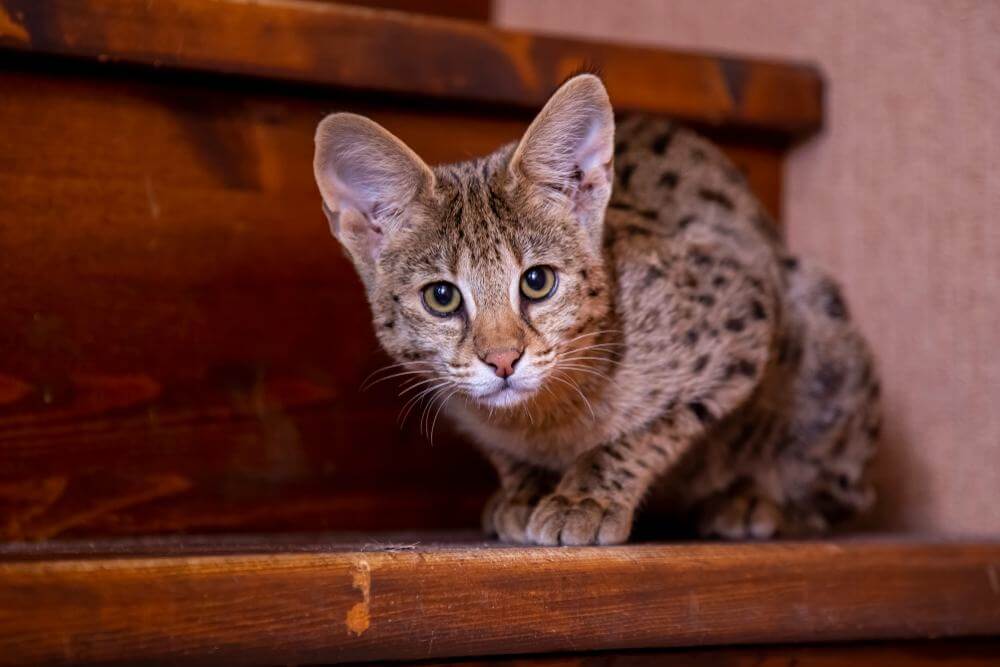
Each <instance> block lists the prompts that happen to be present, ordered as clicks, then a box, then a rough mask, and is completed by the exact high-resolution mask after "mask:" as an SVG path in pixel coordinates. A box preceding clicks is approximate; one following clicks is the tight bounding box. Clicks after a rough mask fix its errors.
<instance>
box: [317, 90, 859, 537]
mask: <svg viewBox="0 0 1000 667" xmlns="http://www.w3.org/2000/svg"><path fill="white" fill-rule="evenodd" d="M314 167H315V175H316V180H317V183H318V185H319V190H320V192H321V194H322V197H323V203H324V210H325V212H326V214H327V217H328V219H329V223H330V227H331V230H332V232H333V235H334V236H335V237H336V238H337V239H338V240H339V241H340V242H341V243H342V244H343V246H344V248H345V249H346V250H347V253H348V254H349V256H350V258H351V259H352V261H353V263H354V265H355V267H356V268H357V271H358V273H359V275H360V277H361V279H362V282H363V283H364V285H365V289H366V291H367V296H368V300H369V302H370V304H371V309H372V313H373V317H374V325H375V330H376V332H377V335H378V339H379V341H380V342H381V344H382V346H383V347H384V348H385V349H386V350H387V351H388V353H389V354H390V355H391V356H392V357H393V358H394V359H395V360H396V361H398V362H399V368H401V369H402V370H401V371H400V372H401V373H408V374H410V375H409V377H410V378H411V380H414V381H415V382H419V383H423V385H424V386H423V390H424V391H425V392H426V394H427V395H428V396H432V397H434V398H436V399H437V400H439V401H442V402H443V404H444V406H445V412H446V414H448V415H449V416H450V417H451V418H452V419H453V420H454V421H455V422H456V423H457V424H458V426H459V427H460V428H461V429H462V430H463V431H465V432H466V433H467V434H468V435H469V436H471V438H472V439H473V440H474V441H475V442H476V443H477V444H478V445H479V447H480V448H481V449H482V451H483V452H484V453H485V455H486V456H487V457H488V458H489V459H490V461H491V462H492V463H493V465H494V466H495V467H496V470H497V473H498V475H499V477H500V482H501V487H500V489H499V491H498V492H497V493H496V494H495V495H494V497H493V498H492V500H491V501H490V502H489V503H488V505H487V507H486V509H485V510H484V514H483V524H484V527H485V529H486V530H487V531H489V532H491V533H494V534H497V535H498V536H499V537H500V539H502V540H505V541H510V542H521V543H534V544H546V545H556V544H564V545H582V544H615V543H621V542H624V541H625V540H627V539H628V537H629V534H630V531H631V528H632V523H633V516H634V514H635V511H636V507H637V505H638V504H639V503H640V502H641V501H642V500H643V498H644V497H645V496H647V495H649V494H650V492H651V491H653V490H659V491H660V492H664V493H666V494H667V495H668V497H669V498H670V499H671V500H670V502H671V503H672V504H673V507H674V508H675V509H676V510H677V511H678V512H679V513H680V514H682V515H684V516H686V517H690V519H691V521H692V522H693V524H694V525H695V526H697V528H698V529H699V530H700V532H701V534H703V535H706V536H718V537H723V538H731V539H740V538H766V537H771V536H774V535H800V534H803V533H813V532H817V531H822V530H824V529H825V528H827V527H828V525H829V524H830V523H831V521H833V520H835V519H837V518H840V517H842V516H847V515H851V514H854V513H857V512H859V511H861V510H864V509H866V508H867V507H868V506H869V505H870V504H871V502H872V500H873V491H872V489H871V486H870V484H869V481H868V475H867V472H866V469H867V463H868V461H869V459H870V457H871V455H872V453H873V450H874V442H875V440H876V438H877V433H878V428H879V411H878V394H879V384H878V381H877V378H876V376H875V372H874V370H873V366H872V361H871V358H870V355H869V352H868V349H867V347H866V345H865V342H864V341H863V340H862V338H861V336H860V335H859V333H858V331H857V330H856V329H855V327H854V326H853V325H852V324H851V323H850V321H849V318H848V312H847V307H846V306H845V303H844V300H843V298H842V297H841V295H840V292H839V290H838V288H837V285H836V284H835V283H834V282H833V280H831V279H830V278H829V277H828V276H827V275H825V274H824V273H822V272H821V271H819V270H817V269H816V268H814V267H813V266H811V265H810V264H808V263H806V262H803V261H801V260H799V259H796V258H794V257H793V256H791V255H790V254H789V253H788V251H787V250H786V248H785V247H784V245H783V244H782V242H781V240H780V239H779V238H778V236H777V235H776V233H775V227H774V224H773V222H772V221H771V220H770V219H769V218H768V217H767V215H766V214H765V213H764V211H763V209H762V207H761V205H760V203H759V202H758V201H757V200H756V199H755V198H754V196H753V195H752V194H751V193H750V191H749V189H748V188H747V185H746V183H745V181H744V178H743V176H742V174H741V173H740V172H739V171H738V170H737V169H736V168H735V167H734V166H733V165H732V164H731V163H730V162H729V161H728V160H727V159H726V158H725V157H724V156H723V155H722V153H721V152H720V151H719V150H718V149H717V148H715V147H714V146H712V145H711V144H709V143H708V142H707V141H706V140H705V139H703V138H701V137H699V136H698V135H696V134H694V133H693V132H691V131H688V130H686V129H682V128H680V127H678V126H676V125H675V124H673V123H672V122H670V121H667V120H663V119H654V118H644V117H631V118H626V119H624V120H623V121H622V122H620V124H619V125H618V127H617V131H616V128H615V119H614V114H613V112H612V108H611V103H610V101H609V99H608V95H607V93H606V91H605V88H604V85H603V84H602V82H601V81H600V79H599V78H597V77H595V76H593V75H590V74H583V75H579V76H576V77H574V78H571V79H569V80H568V81H567V82H566V83H564V84H563V85H562V87H560V88H559V89H558V90H557V91H556V92H555V94H554V95H553V96H552V97H551V99H550V100H549V101H548V103H547V104H546V105H545V107H544V108H543V109H542V111H541V112H540V113H539V114H538V116H537V117H536V118H535V120H534V121H533V122H532V124H531V126H530V127H529V128H528V130H527V131H526V133H525V134H524V136H523V138H522V139H521V140H520V141H519V142H516V143H512V144H510V145H507V146H504V147H502V148H500V149H498V150H497V151H496V152H494V153H492V154H490V155H487V156H485V157H482V158H478V159H473V160H469V161H467V162H462V163H458V164H450V165H444V166H439V167H434V168H431V167H429V166H428V165H426V164H425V163H424V162H423V161H422V160H421V159H420V158H419V157H418V156H417V155H416V154H415V153H414V152H413V151H412V150H410V149H409V148H408V147H407V146H405V145H404V144H403V143H402V142H401V141H400V140H398V139H397V138H395V137H394V136H393V135H391V134H390V133H389V132H388V131H386V130H385V129H383V128H382V127H380V126H379V125H377V124H376V123H374V122H372V121H370V120H368V119H366V118H363V117H361V116H357V115H353V114H347V113H337V114H333V115H330V116H328V117H327V118H325V119H324V120H323V121H322V122H321V123H320V125H319V128H318V129H317V132H316V157H315V164H314Z"/></svg>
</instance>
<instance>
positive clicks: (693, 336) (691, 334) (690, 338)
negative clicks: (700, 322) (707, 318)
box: [684, 329, 698, 346]
mask: <svg viewBox="0 0 1000 667" xmlns="http://www.w3.org/2000/svg"><path fill="white" fill-rule="evenodd" d="M684 342H685V343H687V344H688V345H689V346H692V345H694V344H695V343H697V342H698V332H697V331H695V330H694V329H688V332H687V333H686V334H684Z"/></svg>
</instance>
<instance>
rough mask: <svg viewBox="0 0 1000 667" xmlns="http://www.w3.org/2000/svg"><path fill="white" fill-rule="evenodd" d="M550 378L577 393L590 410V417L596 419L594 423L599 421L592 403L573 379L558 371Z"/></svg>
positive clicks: (553, 372)
mask: <svg viewBox="0 0 1000 667" xmlns="http://www.w3.org/2000/svg"><path fill="white" fill-rule="evenodd" d="M549 377H551V378H552V379H553V380H558V381H559V382H562V383H563V384H565V385H566V386H567V387H570V388H571V389H573V390H574V391H576V393H577V394H579V395H580V398H582V399H583V402H584V403H586V405H587V408H589V409H590V416H591V417H592V418H593V419H594V421H596V420H597V414H595V413H594V406H592V405H591V404H590V401H589V400H587V397H586V396H584V395H583V391H582V390H581V389H580V386H579V385H578V384H577V383H576V382H574V381H573V378H571V377H569V376H568V375H565V374H560V373H559V371H558V370H554V371H552V374H551V375H550V376H549Z"/></svg>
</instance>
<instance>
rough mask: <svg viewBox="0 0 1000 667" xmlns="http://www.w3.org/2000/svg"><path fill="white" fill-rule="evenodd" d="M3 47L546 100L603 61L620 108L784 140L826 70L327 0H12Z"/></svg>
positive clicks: (818, 103) (495, 100) (464, 95)
mask: <svg viewBox="0 0 1000 667" xmlns="http://www.w3.org/2000/svg"><path fill="white" fill-rule="evenodd" d="M0 17H2V19H0V46H6V47H8V48H12V49H23V50H25V51H27V52H35V53H56V54H65V55H72V56H81V57H86V58H91V59H98V60H100V61H102V62H116V61H117V62H127V63H140V64H144V65H153V66H156V67H179V68H189V69H199V70H209V71H212V72H227V73H238V74H245V75H252V76H261V77H270V78H278V79H284V80H292V81H299V82H308V83H315V84H326V85H335V86H339V87H346V88H353V89H361V90H368V91H376V92H379V93H387V92H391V93H399V94H407V95H418V96H423V97H428V96H429V97H438V98H449V99H464V100H472V101H474V102H476V103H479V104H490V105H496V104H502V105H511V106H517V107H521V108H532V109H534V108H537V107H539V106H540V105H541V104H543V103H544V101H545V99H546V98H547V97H548V95H549V94H550V93H551V92H552V90H553V89H554V88H555V87H556V86H557V85H558V84H559V83H560V82H561V81H562V80H563V79H565V78H566V77H567V76H569V75H570V74H572V73H574V72H576V71H579V70H580V69H581V68H598V69H600V71H601V72H603V74H604V76H605V77H606V80H607V84H608V89H609V92H610V95H611V99H612V101H613V102H614V103H615V104H616V105H617V107H618V108H619V109H622V110H623V109H639V110H644V111H650V112H657V113H665V114H670V115H673V116H675V117H677V118H680V119H683V120H688V121H695V122H698V123H700V124H703V125H709V126H717V127H722V126H725V127H730V128H735V129H741V130H743V131H746V132H757V133H760V134H764V135H769V136H771V137H773V138H775V139H778V140H789V139H797V138H802V137H804V136H808V135H810V134H812V133H815V132H816V131H817V130H818V129H819V127H820V125H821V119H822V80H821V78H820V76H819V74H818V73H817V71H816V70H815V69H813V68H812V67H810V66H807V65H799V64H794V65H793V64H777V63H771V62H765V61H758V60H748V59H738V58H729V57H723V56H714V55H702V54H694V53H682V52H674V51H666V50H658V49H648V48H637V47H624V46H618V45H613V44H602V43H594V42H583V41H576V40H568V39H556V38H547V37H545V38H543V37H536V36H532V35H528V34H524V33H515V32H509V31H504V30H499V29H496V28H493V27H490V26H488V25H485V24H482V23H478V22H471V21H470V22H461V21H451V20H448V19H441V18H435V17H422V16H416V15H409V16H408V15H405V14H402V13H393V12H380V11H377V10H370V9H365V8H360V7H348V6H341V5H336V4H329V3H316V2H279V1H275V2H271V1H269V0H255V1H253V2H251V1H249V0H158V1H157V2H134V1H133V0H0Z"/></svg>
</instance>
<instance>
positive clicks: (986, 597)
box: [0, 535, 1000, 664]
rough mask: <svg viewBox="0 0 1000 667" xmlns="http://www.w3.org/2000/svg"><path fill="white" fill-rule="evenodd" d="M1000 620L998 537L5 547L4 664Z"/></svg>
mask: <svg viewBox="0 0 1000 667" xmlns="http://www.w3.org/2000/svg"><path fill="white" fill-rule="evenodd" d="M987 635H1000V541H996V540H990V541H958V540H956V541H946V540H919V539H905V538H892V537H865V538H857V539H850V540H839V541H823V542H818V541H817V542H776V543H753V544H718V543H699V544H660V543H657V544H634V545H627V546H622V547H610V548H599V547H592V548H535V547H519V546H507V545H500V544H496V543H492V542H483V541H479V540H478V539H476V538H475V537H463V536H444V537H442V536H428V535H407V536H385V537H374V538H373V537H360V536H343V535H342V536H319V537H317V536H283V537H268V536H252V537H250V536H248V537H204V538H191V537H188V538H158V539H147V540H141V539H137V540H117V541H102V542H92V541H91V542H50V543H42V544H12V545H6V546H3V547H0V663H38V662H74V663H75V662H109V661H116V662H117V661H122V662H136V661H169V662H172V663H173V662H181V661H192V662H200V663H204V662H206V661H208V662H215V663H218V664H232V663H233V662H239V663H241V664H243V663H246V664H273V663H279V662H280V663H285V664H288V663H317V662H342V661H351V660H373V659H415V658H440V657H448V656H476V655H496V654H515V653H539V652H555V651H589V650H599V649H629V648H656V647H683V646H687V647H692V646H699V647H704V646H713V645H724V644H780V643H788V642H821V641H822V642H828V641H837V642H840V641H853V640H866V639H881V640H888V639H917V638H935V637H960V636H987Z"/></svg>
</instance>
